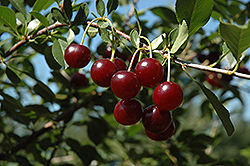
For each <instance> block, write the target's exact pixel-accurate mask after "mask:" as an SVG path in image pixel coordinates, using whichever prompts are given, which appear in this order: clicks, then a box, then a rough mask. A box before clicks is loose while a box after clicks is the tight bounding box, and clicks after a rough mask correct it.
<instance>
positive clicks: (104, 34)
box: [99, 28, 111, 43]
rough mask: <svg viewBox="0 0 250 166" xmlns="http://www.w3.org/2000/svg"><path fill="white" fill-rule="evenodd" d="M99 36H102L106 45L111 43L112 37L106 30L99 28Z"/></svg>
mask: <svg viewBox="0 0 250 166" xmlns="http://www.w3.org/2000/svg"><path fill="white" fill-rule="evenodd" d="M99 34H100V36H101V38H102V40H103V42H106V43H110V42H111V40H110V37H109V33H108V31H107V29H106V28H99Z"/></svg>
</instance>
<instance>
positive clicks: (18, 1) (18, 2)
mask: <svg viewBox="0 0 250 166" xmlns="http://www.w3.org/2000/svg"><path fill="white" fill-rule="evenodd" d="M9 1H10V3H11V4H12V5H13V6H14V7H15V8H16V9H17V10H18V11H19V12H21V13H22V14H23V15H24V16H25V15H26V14H27V13H26V10H25V6H24V2H23V0H9Z"/></svg>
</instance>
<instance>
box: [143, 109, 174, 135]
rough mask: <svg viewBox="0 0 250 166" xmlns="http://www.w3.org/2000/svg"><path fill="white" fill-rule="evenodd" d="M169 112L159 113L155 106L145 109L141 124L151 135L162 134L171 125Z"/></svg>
mask: <svg viewBox="0 0 250 166" xmlns="http://www.w3.org/2000/svg"><path fill="white" fill-rule="evenodd" d="M171 122H172V117H171V113H170V111H160V110H159V108H158V107H157V106H156V105H151V106H149V107H147V108H146V109H145V110H144V112H143V115H142V123H143V126H144V127H145V129H147V130H148V131H150V132H151V133H162V132H164V131H165V130H166V129H167V128H168V127H169V126H170V124H171Z"/></svg>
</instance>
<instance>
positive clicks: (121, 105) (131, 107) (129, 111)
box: [114, 99, 143, 125]
mask: <svg viewBox="0 0 250 166" xmlns="http://www.w3.org/2000/svg"><path fill="white" fill-rule="evenodd" d="M142 112H143V108H142V105H141V103H140V102H139V101H137V100H135V99H122V100H120V101H119V102H118V103H117V104H116V106H115V110H114V117H115V119H116V121H117V122H118V123H120V124H122V125H132V124H135V123H137V122H138V121H139V120H140V119H141V117H142Z"/></svg>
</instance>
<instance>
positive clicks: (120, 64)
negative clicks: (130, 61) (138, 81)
mask: <svg viewBox="0 0 250 166" xmlns="http://www.w3.org/2000/svg"><path fill="white" fill-rule="evenodd" d="M113 63H114V64H115V65H116V67H117V68H118V70H127V65H126V63H125V62H124V61H123V60H122V59H120V58H114V60H113Z"/></svg>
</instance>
